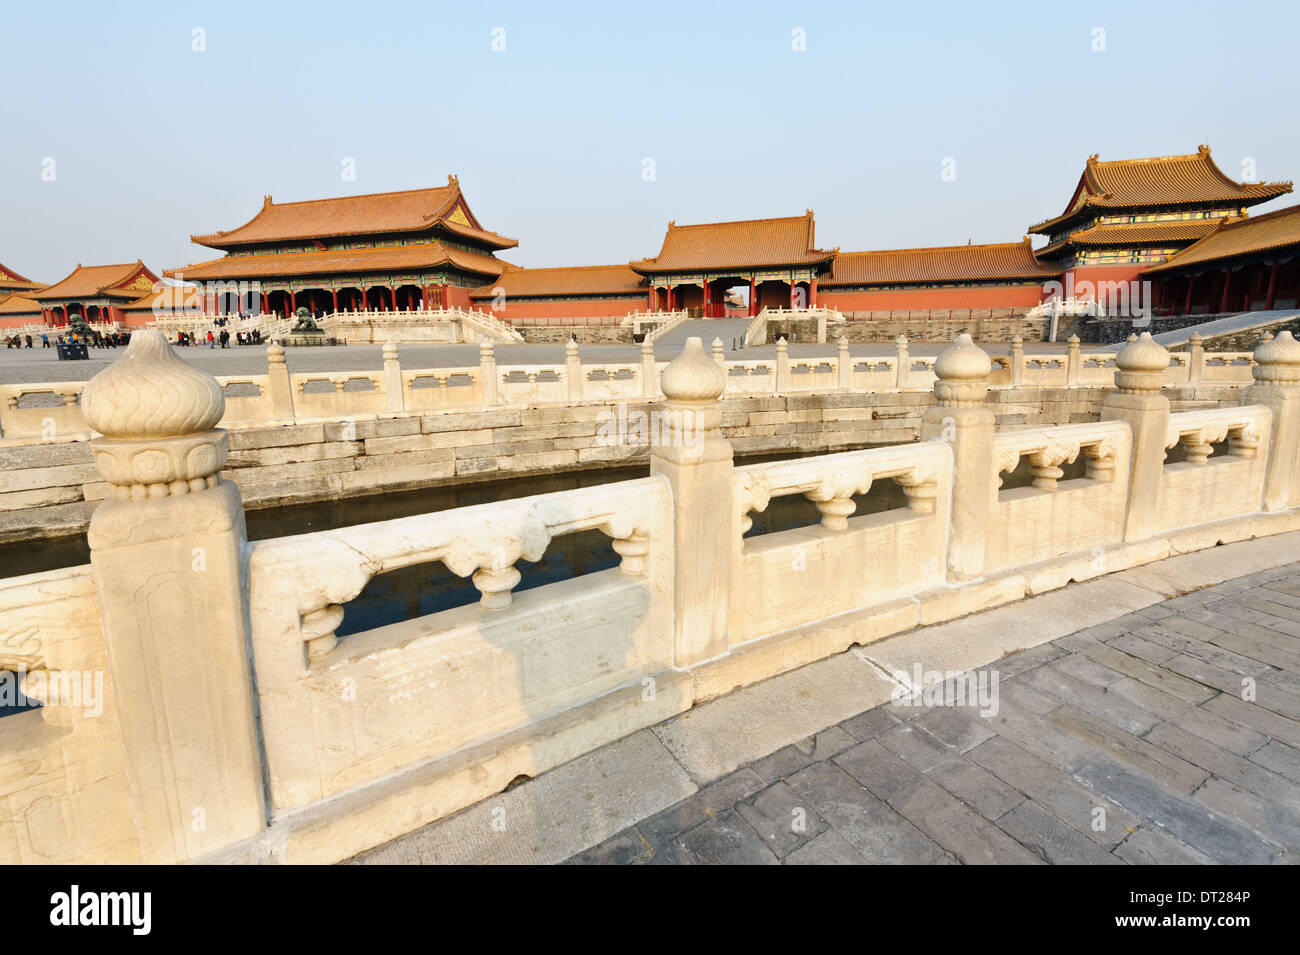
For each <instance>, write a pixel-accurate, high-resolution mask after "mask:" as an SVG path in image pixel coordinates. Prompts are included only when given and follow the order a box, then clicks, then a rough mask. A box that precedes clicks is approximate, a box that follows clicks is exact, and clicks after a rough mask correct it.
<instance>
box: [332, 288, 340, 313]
mask: <svg viewBox="0 0 1300 955" xmlns="http://www.w3.org/2000/svg"><path fill="white" fill-rule="evenodd" d="M330 293H331V294H332V295H333V296H334V311H336V312H337V311H338V310H339V290H338V289H330Z"/></svg>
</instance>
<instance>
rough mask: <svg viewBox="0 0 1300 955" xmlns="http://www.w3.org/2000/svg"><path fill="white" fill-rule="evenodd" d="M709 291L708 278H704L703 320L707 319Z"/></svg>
mask: <svg viewBox="0 0 1300 955" xmlns="http://www.w3.org/2000/svg"><path fill="white" fill-rule="evenodd" d="M709 291H710V289H709V279H708V276H705V278H704V317H705V318H708V317H709Z"/></svg>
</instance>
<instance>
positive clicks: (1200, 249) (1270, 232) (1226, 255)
mask: <svg viewBox="0 0 1300 955" xmlns="http://www.w3.org/2000/svg"><path fill="white" fill-rule="evenodd" d="M1296 247H1300V205H1297V206H1287V207H1286V208H1285V209H1278V210H1276V211H1274V212H1266V213H1264V214H1263V215H1258V216H1249V217H1242V216H1238V217H1234V218H1231V219H1226V220H1224V219H1221V220H1219V223H1218V228H1217V229H1215V231H1214V232H1212V233H1211V234H1210V235H1208V236H1206V237H1205V238H1204V239H1201V241H1199V242H1197V243H1196V244H1195V245H1191V246H1188V247H1187V248H1185V249H1183V250H1182V251H1181V252H1179V253H1177V254H1176V255H1171V256H1170V257H1169V258H1168V259H1166V260H1165V261H1164V262H1161V263H1159V264H1158V265H1153V266H1151V268H1149V269H1146V270H1145V271H1144V272H1143V274H1144V275H1146V274H1149V273H1152V272H1176V271H1178V270H1179V269H1184V268H1188V267H1189V266H1203V265H1206V264H1208V263H1211V262H1219V261H1222V260H1224V259H1233V258H1237V257H1240V256H1245V255H1261V254H1265V253H1269V252H1275V251H1282V250H1284V249H1296Z"/></svg>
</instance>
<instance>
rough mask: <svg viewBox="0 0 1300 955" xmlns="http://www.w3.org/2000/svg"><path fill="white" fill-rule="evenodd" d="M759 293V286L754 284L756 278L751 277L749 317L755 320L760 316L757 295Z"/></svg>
mask: <svg viewBox="0 0 1300 955" xmlns="http://www.w3.org/2000/svg"><path fill="white" fill-rule="evenodd" d="M757 293H758V286H756V285H755V284H754V276H752V275H751V276H750V277H749V317H750V318H753V317H754V316H755V315H757V314H758V299H757V298H755V295H756V294H757Z"/></svg>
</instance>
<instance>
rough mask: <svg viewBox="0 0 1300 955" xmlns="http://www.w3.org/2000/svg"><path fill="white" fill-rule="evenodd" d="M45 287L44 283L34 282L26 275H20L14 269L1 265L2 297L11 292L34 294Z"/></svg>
mask: <svg viewBox="0 0 1300 955" xmlns="http://www.w3.org/2000/svg"><path fill="white" fill-rule="evenodd" d="M43 287H44V283H42V282H33V281H32V280H31V279H29V278H27V277H26V276H25V275H19V274H18V273H17V272H15V271H14V270H13V269H11V268H7V267H6V266H4V265H3V264H0V295H7V294H9V293H10V292H32V291H35V290H36V289H39V288H43Z"/></svg>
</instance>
